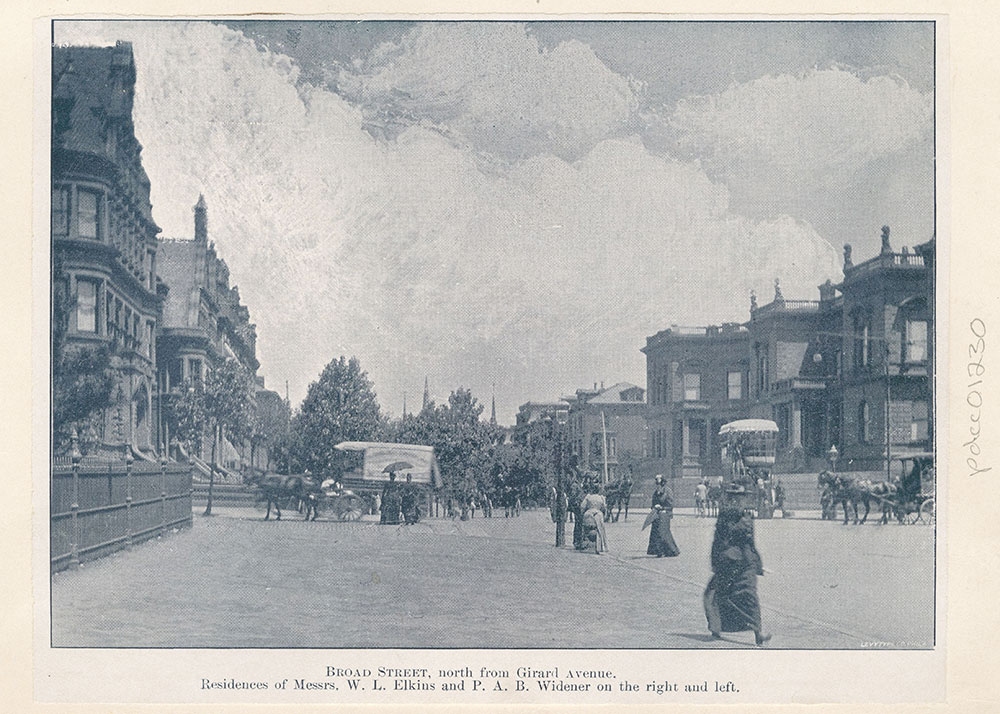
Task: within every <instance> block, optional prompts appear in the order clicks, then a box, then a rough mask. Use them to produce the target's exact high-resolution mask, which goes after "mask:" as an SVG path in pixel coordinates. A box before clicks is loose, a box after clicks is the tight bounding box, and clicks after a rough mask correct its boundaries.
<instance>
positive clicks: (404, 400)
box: [403, 392, 406, 419]
mask: <svg viewBox="0 0 1000 714" xmlns="http://www.w3.org/2000/svg"><path fill="white" fill-rule="evenodd" d="M403 418H404V419H405V418H406V392H403Z"/></svg>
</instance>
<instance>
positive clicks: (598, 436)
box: [564, 382, 646, 481]
mask: <svg viewBox="0 0 1000 714" xmlns="http://www.w3.org/2000/svg"><path fill="white" fill-rule="evenodd" d="M596 386H597V385H595V389H593V390H588V389H578V390H577V391H576V394H575V395H574V396H572V397H564V400H565V401H566V402H567V403H568V404H569V412H568V415H567V421H566V441H567V446H568V450H569V454H570V456H571V457H575V459H576V463H577V465H578V466H579V467H581V468H583V469H587V470H590V471H592V472H595V473H603V470H604V463H605V454H606V455H607V465H608V478H609V480H611V481H614V480H616V479H617V478H619V477H620V476H621V475H622V474H623V473H624V472H625V471H626V470H629V469H634V468H635V467H636V466H638V464H639V463H640V462H641V460H642V458H643V457H644V456H645V452H646V399H645V393H646V390H645V389H643V388H642V387H638V386H636V385H634V384H630V383H629V382H619V383H618V384H615V385H613V386H611V387H608V388H607V389H605V388H604V385H603V384H602V385H601V388H600V389H597V388H596Z"/></svg>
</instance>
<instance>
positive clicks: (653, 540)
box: [646, 474, 681, 558]
mask: <svg viewBox="0 0 1000 714" xmlns="http://www.w3.org/2000/svg"><path fill="white" fill-rule="evenodd" d="M652 509H653V513H652V514H650V515H652V516H653V521H652V523H651V524H650V526H651V527H650V529H649V547H648V548H646V554H647V555H655V556H656V557H657V558H662V557H664V556H666V557H668V558H672V557H674V556H676V555H680V554H681V550H680V548H678V547H677V543H676V542H674V537H673V535H671V533H670V519H671V518H673V516H674V494H673V493H672V492H671V491H670V489H669V488H668V487H667V485H666V483H665V482H664V480H663V474H656V490H654V491H653V505H652Z"/></svg>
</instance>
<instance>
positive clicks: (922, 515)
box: [893, 452, 937, 525]
mask: <svg viewBox="0 0 1000 714" xmlns="http://www.w3.org/2000/svg"><path fill="white" fill-rule="evenodd" d="M893 461H896V462H898V463H899V465H900V467H899V474H900V476H899V483H898V486H897V493H896V503H895V507H896V516H897V518H898V519H899V522H900V523H924V524H928V525H930V524H933V523H934V522H935V520H936V510H937V504H936V501H935V486H936V483H935V473H934V454H933V453H931V452H922V453H916V454H908V455H905V456H899V457H897V458H895V459H893Z"/></svg>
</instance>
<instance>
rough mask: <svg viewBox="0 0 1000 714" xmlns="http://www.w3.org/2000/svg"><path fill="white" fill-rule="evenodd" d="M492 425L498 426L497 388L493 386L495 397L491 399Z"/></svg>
mask: <svg viewBox="0 0 1000 714" xmlns="http://www.w3.org/2000/svg"><path fill="white" fill-rule="evenodd" d="M490 424H492V425H493V426H496V424H497V386H496V385H495V384H494V385H493V397H492V399H490Z"/></svg>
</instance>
